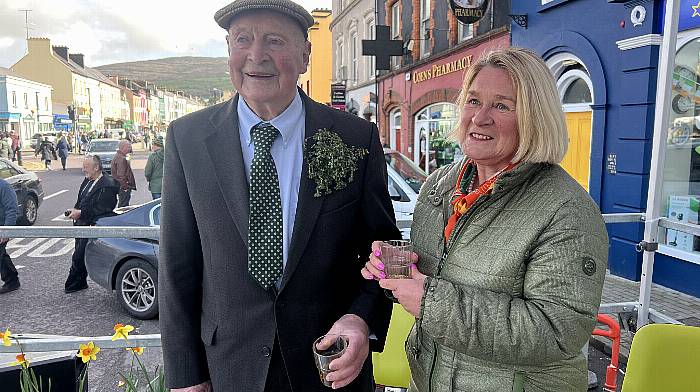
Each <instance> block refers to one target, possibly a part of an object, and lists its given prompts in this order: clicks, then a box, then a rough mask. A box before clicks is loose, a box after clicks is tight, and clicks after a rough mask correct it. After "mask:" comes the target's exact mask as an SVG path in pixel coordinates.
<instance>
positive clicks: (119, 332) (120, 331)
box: [112, 324, 134, 341]
mask: <svg viewBox="0 0 700 392" xmlns="http://www.w3.org/2000/svg"><path fill="white" fill-rule="evenodd" d="M133 330H134V327H133V326H131V325H129V324H127V325H124V324H117V325H115V326H114V335H113V336H112V341H115V340H119V339H129V332H131V331H133Z"/></svg>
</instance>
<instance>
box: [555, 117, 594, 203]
mask: <svg viewBox="0 0 700 392" xmlns="http://www.w3.org/2000/svg"><path fill="white" fill-rule="evenodd" d="M591 119H592V117H591V112H568V113H566V128H567V129H568V131H569V149H568V150H567V152H566V155H565V156H564V160H563V161H562V162H561V166H562V167H563V168H564V170H566V171H567V172H568V173H569V174H571V176H572V177H574V179H575V180H576V181H577V182H578V183H579V184H581V186H582V187H583V188H584V189H586V191H588V175H589V172H590V166H591Z"/></svg>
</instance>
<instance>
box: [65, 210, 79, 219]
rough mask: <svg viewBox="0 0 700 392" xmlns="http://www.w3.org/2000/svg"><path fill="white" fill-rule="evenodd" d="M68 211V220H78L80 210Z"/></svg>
mask: <svg viewBox="0 0 700 392" xmlns="http://www.w3.org/2000/svg"><path fill="white" fill-rule="evenodd" d="M68 211H70V214H68V218H69V219H73V220H78V219H80V210H76V209H75V208H70V209H69V210H68Z"/></svg>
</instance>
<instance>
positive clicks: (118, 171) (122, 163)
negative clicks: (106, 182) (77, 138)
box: [105, 131, 136, 207]
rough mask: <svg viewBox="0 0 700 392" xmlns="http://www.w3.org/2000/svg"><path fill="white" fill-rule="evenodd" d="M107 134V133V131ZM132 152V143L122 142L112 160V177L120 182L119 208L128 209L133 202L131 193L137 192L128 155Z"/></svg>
mask: <svg viewBox="0 0 700 392" xmlns="http://www.w3.org/2000/svg"><path fill="white" fill-rule="evenodd" d="M105 132H106V131H105ZM130 152H131V142H130V141H128V140H121V141H120V142H119V145H118V147H117V153H116V155H114V159H112V176H114V179H115V180H117V182H119V204H118V207H126V206H128V205H129V200H131V191H132V190H134V191H135V190H136V179H134V172H133V171H131V164H130V163H129V160H128V159H127V157H126V155H127V154H128V153H130Z"/></svg>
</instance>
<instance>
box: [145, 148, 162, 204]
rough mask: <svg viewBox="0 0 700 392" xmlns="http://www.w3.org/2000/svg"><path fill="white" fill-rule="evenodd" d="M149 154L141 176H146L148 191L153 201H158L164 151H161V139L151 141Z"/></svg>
mask: <svg viewBox="0 0 700 392" xmlns="http://www.w3.org/2000/svg"><path fill="white" fill-rule="evenodd" d="M151 151H153V152H151V154H150V155H148V162H146V167H145V168H144V171H143V174H144V175H145V176H146V180H147V181H148V190H149V191H150V192H151V196H153V199H154V200H155V199H158V198H159V197H160V194H161V190H162V188H163V161H164V159H165V157H164V151H165V150H163V138H162V137H158V138H156V139H155V140H153V144H152V145H151Z"/></svg>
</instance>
